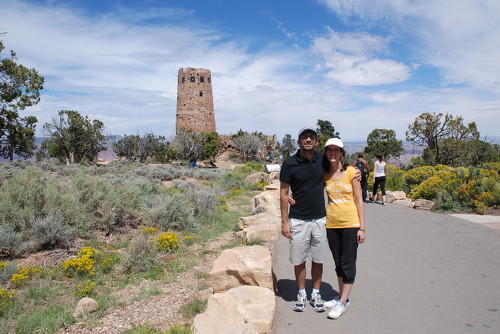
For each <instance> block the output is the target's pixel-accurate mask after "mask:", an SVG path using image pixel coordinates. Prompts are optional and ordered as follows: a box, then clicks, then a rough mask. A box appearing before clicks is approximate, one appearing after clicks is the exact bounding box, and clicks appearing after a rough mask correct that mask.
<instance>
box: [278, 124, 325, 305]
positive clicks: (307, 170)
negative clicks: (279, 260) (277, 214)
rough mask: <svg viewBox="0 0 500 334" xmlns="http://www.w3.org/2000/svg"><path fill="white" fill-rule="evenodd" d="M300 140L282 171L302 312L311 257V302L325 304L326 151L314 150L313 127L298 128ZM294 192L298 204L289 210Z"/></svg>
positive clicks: (285, 226) (284, 223) (284, 224)
mask: <svg viewBox="0 0 500 334" xmlns="http://www.w3.org/2000/svg"><path fill="white" fill-rule="evenodd" d="M297 144H298V145H299V147H300V149H299V150H298V151H297V153H295V154H294V155H292V156H291V157H289V158H287V159H286V160H285V161H284V162H283V164H282V167H281V172H280V209H281V234H282V235H283V236H284V237H286V238H288V239H290V262H292V264H293V265H294V271H295V279H296V282H297V288H298V290H299V292H298V294H297V301H296V302H294V304H293V309H294V310H295V311H299V312H301V311H303V310H304V308H305V307H306V304H307V294H306V290H305V284H306V260H308V259H309V258H310V259H311V260H312V263H311V276H312V282H313V290H312V293H311V300H310V303H311V305H312V307H313V309H314V311H316V312H323V311H325V309H326V308H325V304H324V302H323V300H322V299H321V295H320V291H319V289H320V285H321V277H322V274H323V261H324V258H325V253H326V247H327V240H326V209H325V199H324V198H325V197H324V185H323V167H322V164H321V161H322V159H323V153H320V152H316V150H315V148H316V145H317V144H318V138H317V133H316V130H314V129H313V128H311V127H305V128H303V129H301V130H300V131H299V135H298V140H297ZM291 193H292V194H293V200H294V202H295V204H294V205H292V206H290V212H288V203H289V199H290V195H291Z"/></svg>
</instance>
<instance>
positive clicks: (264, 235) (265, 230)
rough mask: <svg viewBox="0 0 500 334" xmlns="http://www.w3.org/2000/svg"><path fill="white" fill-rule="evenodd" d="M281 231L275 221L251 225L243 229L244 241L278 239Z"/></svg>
mask: <svg viewBox="0 0 500 334" xmlns="http://www.w3.org/2000/svg"><path fill="white" fill-rule="evenodd" d="M280 233H281V225H280V224H275V223H267V224H259V225H253V226H249V227H247V228H245V229H244V230H243V237H244V240H245V242H246V243H249V242H251V241H252V240H264V241H273V240H278V239H279V237H280Z"/></svg>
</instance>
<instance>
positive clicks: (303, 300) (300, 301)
mask: <svg viewBox="0 0 500 334" xmlns="http://www.w3.org/2000/svg"><path fill="white" fill-rule="evenodd" d="M306 304H307V296H306V295H303V294H301V293H299V294H297V301H296V302H295V303H293V310H294V311H297V312H302V311H304V309H305V308H306Z"/></svg>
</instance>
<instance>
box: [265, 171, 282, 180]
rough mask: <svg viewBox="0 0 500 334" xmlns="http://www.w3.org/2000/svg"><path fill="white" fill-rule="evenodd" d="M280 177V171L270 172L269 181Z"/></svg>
mask: <svg viewBox="0 0 500 334" xmlns="http://www.w3.org/2000/svg"><path fill="white" fill-rule="evenodd" d="M279 179H280V172H271V173H269V175H268V180H269V181H272V180H279Z"/></svg>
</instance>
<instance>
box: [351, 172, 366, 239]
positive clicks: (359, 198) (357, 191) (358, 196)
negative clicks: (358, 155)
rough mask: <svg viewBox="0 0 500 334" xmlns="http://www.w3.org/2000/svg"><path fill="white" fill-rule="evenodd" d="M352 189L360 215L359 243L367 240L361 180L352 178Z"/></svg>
mask: <svg viewBox="0 0 500 334" xmlns="http://www.w3.org/2000/svg"><path fill="white" fill-rule="evenodd" d="M352 189H353V193H354V203H355V204H356V210H357V211H358V217H359V224H360V225H359V231H358V236H357V240H358V243H359V244H362V243H363V242H365V206H364V204H363V195H362V192H361V182H359V181H358V180H357V179H356V178H353V179H352Z"/></svg>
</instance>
